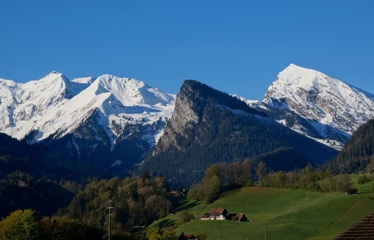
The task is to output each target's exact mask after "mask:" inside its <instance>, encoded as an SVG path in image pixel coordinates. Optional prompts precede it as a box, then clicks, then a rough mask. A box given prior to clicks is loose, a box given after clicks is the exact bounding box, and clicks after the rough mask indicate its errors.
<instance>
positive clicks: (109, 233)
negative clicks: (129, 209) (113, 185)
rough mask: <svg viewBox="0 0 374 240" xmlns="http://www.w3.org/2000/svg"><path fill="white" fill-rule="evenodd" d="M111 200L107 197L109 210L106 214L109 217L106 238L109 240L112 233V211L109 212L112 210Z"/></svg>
mask: <svg viewBox="0 0 374 240" xmlns="http://www.w3.org/2000/svg"><path fill="white" fill-rule="evenodd" d="M112 202H113V201H112V200H110V199H109V201H108V207H107V209H108V211H109V214H108V217H109V227H108V240H110V238H111V234H112V226H111V220H112V212H111V210H112V208H114V207H112Z"/></svg>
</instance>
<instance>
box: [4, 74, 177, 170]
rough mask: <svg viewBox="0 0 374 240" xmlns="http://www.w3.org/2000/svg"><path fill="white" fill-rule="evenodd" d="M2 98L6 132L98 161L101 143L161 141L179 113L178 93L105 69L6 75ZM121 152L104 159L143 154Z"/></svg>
mask: <svg viewBox="0 0 374 240" xmlns="http://www.w3.org/2000/svg"><path fill="white" fill-rule="evenodd" d="M0 99H1V101H0V132H3V133H6V134H8V135H10V136H12V137H14V138H17V139H19V140H21V139H27V141H28V142H29V143H35V142H41V143H44V144H46V145H51V146H52V148H59V149H61V151H62V152H65V153H66V154H67V155H69V156H70V157H72V158H74V157H76V158H82V159H83V161H92V160H91V158H93V157H94V155H98V156H95V157H99V155H100V154H98V151H96V152H95V150H96V149H98V148H100V146H101V150H100V151H103V149H104V148H108V151H109V152H114V150H115V149H116V148H118V147H119V145H120V144H121V143H124V142H126V141H132V145H131V146H127V148H131V149H127V150H129V151H132V152H134V148H135V149H136V148H140V149H143V151H144V148H146V149H147V148H150V147H152V146H153V145H155V143H156V142H157V140H158V138H159V137H160V136H161V135H162V133H163V129H164V126H165V124H166V122H167V121H168V119H169V118H170V117H171V114H172V113H173V109H174V102H175V95H172V94H167V93H164V92H162V91H160V90H158V89H157V88H152V87H150V86H148V85H146V84H145V83H144V82H141V81H138V80H135V79H129V78H120V77H116V76H112V75H102V76H100V77H98V78H96V79H95V78H92V77H88V78H78V79H73V80H69V79H67V78H66V77H65V76H64V75H62V74H61V73H58V72H51V73H50V74H48V75H47V76H45V77H43V78H42V79H40V80H36V81H30V82H27V83H25V84H20V83H15V82H14V81H11V80H4V79H0ZM134 136H137V137H136V139H134ZM83 139H84V141H82V140H83ZM50 143H51V144H50ZM122 147H123V146H122ZM121 152H123V154H124V156H123V157H122V158H121V157H118V156H113V159H110V157H107V159H105V160H103V161H104V162H106V165H107V166H110V165H111V164H112V163H113V162H114V163H117V164H118V163H120V162H122V161H130V162H136V160H139V159H136V160H135V159H127V158H131V154H126V151H125V150H123V149H122V150H121ZM140 152H142V151H139V153H138V154H135V155H137V156H138V155H141V153H140ZM104 155H105V156H109V155H108V153H106V154H104ZM117 155H118V154H117ZM126 155H127V156H126ZM138 157H139V156H138ZM108 158H109V159H108ZM109 163H110V164H109ZM108 164H109V165H108ZM103 166H105V165H103ZM103 166H100V167H103Z"/></svg>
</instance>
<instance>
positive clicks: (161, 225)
mask: <svg viewBox="0 0 374 240" xmlns="http://www.w3.org/2000/svg"><path fill="white" fill-rule="evenodd" d="M175 226H176V223H175V220H171V219H164V220H162V221H161V222H159V223H157V224H156V225H155V227H157V228H166V227H175Z"/></svg>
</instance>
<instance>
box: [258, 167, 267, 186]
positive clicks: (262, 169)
mask: <svg viewBox="0 0 374 240" xmlns="http://www.w3.org/2000/svg"><path fill="white" fill-rule="evenodd" d="M266 173H267V168H266V164H265V163H264V162H259V163H258V165H257V169H256V174H257V176H258V182H259V184H260V185H261V184H262V181H263V180H264V178H265V177H266Z"/></svg>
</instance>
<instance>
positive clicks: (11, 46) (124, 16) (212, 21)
mask: <svg viewBox="0 0 374 240" xmlns="http://www.w3.org/2000/svg"><path fill="white" fill-rule="evenodd" d="M373 13H374V1H372V0H335V1H334V0H297V1H289V0H282V1H281V0H273V1H270V0H264V1H262V0H261V1H260V0H243V1H239V0H233V1H228V0H226V1H221V0H188V1H182V0H159V1H157V0H132V1H130V0H90V1H88V0H87V1H84V0H79V1H77V0H74V1H71V0H64V1H57V0H37V1H25V0H0V77H1V78H6V79H12V80H14V81H16V82H26V81H29V80H33V79H39V78H41V77H43V76H45V75H46V74H48V73H49V72H51V71H52V70H56V71H59V72H62V73H63V74H64V75H66V76H67V77H68V78H70V79H73V78H76V77H83V76H95V77H97V76H100V75H101V74H105V73H110V74H113V75H117V76H121V77H133V78H136V79H139V80H142V81H144V82H146V83H147V84H149V85H151V86H153V87H157V88H159V89H161V90H163V91H166V92H169V93H178V91H179V88H180V86H181V84H182V83H183V81H184V80H185V79H195V80H198V81H201V82H203V83H206V84H208V85H210V86H212V87H214V88H217V89H219V90H222V91H225V92H228V93H236V94H239V95H241V96H243V97H246V98H248V99H257V100H261V99H262V98H263V96H264V94H265V92H266V90H267V88H268V86H269V85H270V84H271V83H272V82H273V81H274V80H275V78H276V75H277V74H278V73H279V72H280V71H282V70H283V69H284V68H285V67H287V66H288V65H289V64H290V63H294V64H296V65H299V66H303V67H307V68H312V69H316V70H319V71H322V72H324V73H326V74H328V75H330V76H333V77H336V78H339V79H341V80H343V81H345V82H347V83H350V84H353V85H355V86H357V87H359V88H362V89H364V90H366V91H368V92H370V93H374V73H373V69H374V66H373V65H374V14H373Z"/></svg>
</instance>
